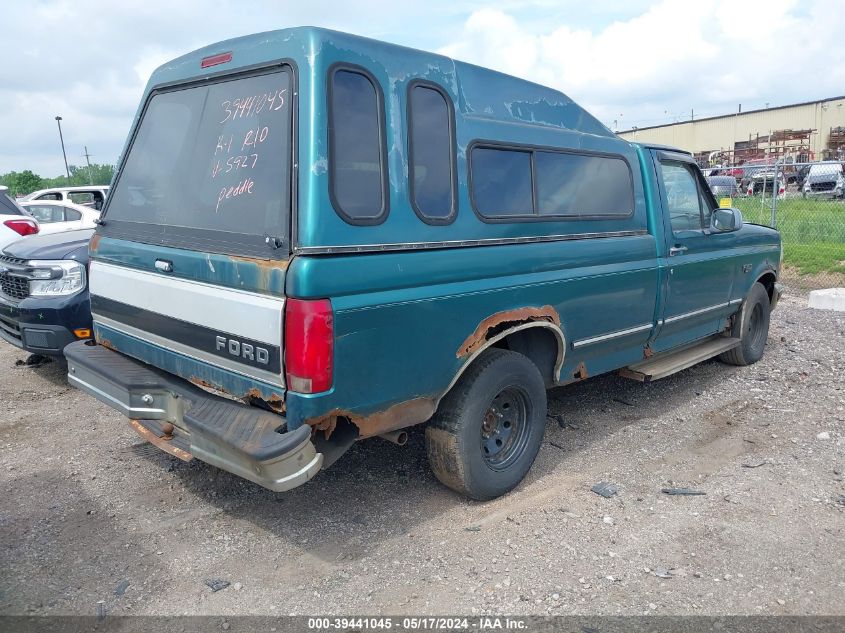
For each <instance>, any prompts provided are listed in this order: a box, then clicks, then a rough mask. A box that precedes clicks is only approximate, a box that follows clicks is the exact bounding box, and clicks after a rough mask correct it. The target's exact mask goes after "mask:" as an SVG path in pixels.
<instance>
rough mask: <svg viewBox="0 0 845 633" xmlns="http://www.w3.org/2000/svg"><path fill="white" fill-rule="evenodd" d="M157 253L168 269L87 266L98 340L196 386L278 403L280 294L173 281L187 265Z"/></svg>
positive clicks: (104, 263)
mask: <svg viewBox="0 0 845 633" xmlns="http://www.w3.org/2000/svg"><path fill="white" fill-rule="evenodd" d="M123 244H124V245H126V243H123ZM127 246H128V245H127ZM138 246H141V245H138ZM157 250H158V252H159V253H160V254H161V256H160V257H158V258H156V261H157V262H164V261H166V262H167V263H168V265H169V266H170V267H171V270H170V272H167V273H165V272H160V271H159V270H155V271H152V270H144V269H139V268H130V267H127V266H123V265H118V264H115V263H113V262H109V261H104V260H101V259H97V260H95V261H93V262H92V263H91V268H90V294H91V312H92V315H93V318H94V328H95V333H96V337H97V340H98V341H99V342H100V343H101V344H103V345H106V346H107V347H111V348H114V349H117V350H118V351H121V352H123V353H125V354H128V355H130V356H133V357H135V358H137V359H139V360H142V361H144V362H146V363H148V364H150V365H152V366H154V367H158V368H160V369H163V370H165V371H168V372H170V373H173V374H175V375H177V376H180V377H181V378H184V379H186V380H190V381H191V382H193V383H194V384H197V385H201V386H204V387H213V388H215V389H219V390H221V391H224V392H226V393H228V394H230V395H233V396H236V397H239V398H245V397H248V396H257V397H260V398H262V399H264V400H267V401H272V402H275V403H280V402H281V401H283V399H284V379H283V372H282V340H283V339H282V316H283V314H284V304H285V300H284V297H281V296H273V295H269V294H266V293H261V292H256V291H247V290H241V289H237V288H232V287H228V286H225V285H218V284H212V283H208V282H206V281H199V280H197V279H191V278H185V277H180V276H177V273H178V269H179V266H180V264H183V263H184V261H179V258H177V257H170V258H168V254H167V252H166V251H167V249H161V248H159V249H157ZM174 260H176V261H174ZM243 266H244V265H243V264H242V265H241V267H243ZM212 267H213V268H215V270H216V272H217V275H215V276H218V277H219V276H221V273H222V272H224V271H223V270H219V269H220V268H223V264H222V263H220V262H218V266H217V267H214V266H213V264H212ZM277 272H278V275H282V274H283V271H282V270H278V269H277ZM278 275H277V276H278ZM277 281H278V280H277Z"/></svg>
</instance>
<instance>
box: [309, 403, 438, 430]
mask: <svg viewBox="0 0 845 633" xmlns="http://www.w3.org/2000/svg"><path fill="white" fill-rule="evenodd" d="M435 409H436V403H435V400H434V399H432V398H414V399H413V400H407V401H405V402H400V403H398V404H394V405H393V406H391V407H389V408H387V409H385V410H384V411H379V412H377V413H371V414H369V415H361V414H359V413H353V412H352V411H347V410H343V409H334V410H333V411H330V412H329V413H327V414H326V415H322V416H318V417H315V418H311V419H309V420H306V421H305V423H306V424H308V425H310V426H311V427H312V428H314V429H315V430H317V431H323V432H324V433H325V436H326V439H329V438H330V437H331V434H332V433H333V432H334V430H335V428H336V427H337V419H338V418H346V419H347V420H349V421H350V422H352V424H354V425H355V426H357V427H358V435H359V437H362V438H364V437H374V436H376V435H381V434H382V433H388V432H390V431H396V430H398V429H404V428H406V427H409V426H414V425H415V424H421V423H423V422H426V421H427V420H429V419H430V418H431V416H432V415H434V411H435Z"/></svg>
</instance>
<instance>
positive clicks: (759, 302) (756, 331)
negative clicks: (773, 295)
mask: <svg viewBox="0 0 845 633" xmlns="http://www.w3.org/2000/svg"><path fill="white" fill-rule="evenodd" d="M770 311H771V304H770V303H769V294H768V293H767V292H766V289H765V288H764V287H763V285H762V284H759V283H756V284H754V286H753V287H752V288H751V290H750V291H749V292H748V296H747V297H746V298H745V301H744V302H743V304H742V309H741V310H740V312H739V314H737V315H736V316H735V317H734V324H733V327H732V328H731V336H734V337H737V338H739V340H740V343H739V345H737V346H736V347H734V348H733V349H731V350H728V351H727V352H725V353H724V354H721V355H720V356H719V360H721V361H722V362H725V363H728V364H730V365H741V366H743V365H751V364H753V363H756V362H757V361H758V360H760V359H761V358H762V357H763V352H764V351H765V349H766V339H767V338H768V337H769V316H770V315H769V313H770Z"/></svg>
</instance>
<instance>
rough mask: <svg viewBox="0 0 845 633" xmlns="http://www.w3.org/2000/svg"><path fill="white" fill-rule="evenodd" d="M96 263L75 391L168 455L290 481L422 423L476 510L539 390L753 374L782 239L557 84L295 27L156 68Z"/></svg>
mask: <svg viewBox="0 0 845 633" xmlns="http://www.w3.org/2000/svg"><path fill="white" fill-rule="evenodd" d="M90 251H91V259H92V262H91V265H90V294H91V310H92V313H93V319H94V332H95V339H96V340H95V341H94V342H91V343H89V344H85V343H75V344H72V345H70V346H69V347H68V348H67V349H66V350H65V354H66V356H67V358H68V377H69V381H70V382H71V384H73V385H75V386H77V387H79V388H81V389H83V390H85V391H87V392H88V393H90V394H92V395H94V396H95V397H97V398H99V399H100V400H102V401H103V402H105V403H107V404H109V405H110V406H112V407H113V408H115V409H117V410H118V411H121V412H122V413H124V414H125V415H126V416H127V417H128V418H129V419H130V424H131V426H132V427H133V428H134V429H135V430H136V431H137V432H138V433H140V434H141V435H142V436H143V437H145V438H146V439H148V440H149V441H151V442H152V443H154V444H156V445H157V446H159V447H160V448H162V449H163V450H166V451H168V452H170V453H171V454H173V455H175V456H177V457H179V458H181V459H186V460H189V459H193V458H198V459H200V460H203V461H205V462H207V463H209V464H212V465H215V466H218V467H220V468H223V469H225V470H228V471H230V472H233V473H235V474H237V475H239V476H241V477H244V478H246V479H249V480H251V481H254V482H256V483H258V484H260V485H262V486H265V487H267V488H270V489H272V490H276V491H284V490H288V489H290V488H293V487H295V486H297V485H300V484H302V483H304V482H305V481H307V480H308V479H310V478H311V477H313V476H314V475H316V474H317V473H318V472H319V471H320V470H321V469H322V468H325V467H327V466H328V465H330V464H331V463H333V462H334V461H335V460H337V459H338V458H339V457H340V456H341V455H342V454H343V452H344V451H345V450H347V449H348V448H349V447H350V446H351V445H352V444H353V443H354V442H355V441H359V440H362V439H367V438H372V437H376V436H380V437H382V438H385V439H388V440H391V441H394V442H397V443H402V442H403V441H404V439H406V437H407V433H406V432H405V430H406V429H408V428H409V427H411V426H414V425H418V424H425V425H426V445H427V451H428V456H429V461H430V463H431V465H432V469H433V470H434V472H435V474H436V475H437V477H438V478H439V479H440V480H441V481H442V482H443V483H445V484H446V485H448V486H450V487H451V488H453V489H455V490H457V491H459V492H461V493H463V494H466V495H468V496H470V497H473V498H476V499H490V498H493V497H496V496H499V495H501V494H504V493H505V492H507V491H508V490H510V489H512V488H513V487H514V486H516V485H517V484H518V483H519V481H521V480H522V478H523V477H524V475H525V474H526V473H527V471H528V469H529V468H530V466H531V464H532V463H533V461H534V457H535V456H536V454H537V451H538V449H539V446H540V442H541V440H542V436H543V429H544V425H545V420H546V396H545V389H546V388H548V387H551V386H555V385H564V384H568V383H572V382H577V381H581V380H584V379H586V378H588V377H590V376H594V375H597V374H601V373H606V372H609V371H617V370H623V371H627V372H628V375H630V376H631V377H634V378H636V379H640V380H648V379H656V377H660V375H661V372H658V371H656V370H655V369H654V366H653V365H647V366H643V363H648V362H655V361H656V360H661V362H663V363H664V367H663V369H662V370H661V371H662V372H663V374H662V375H666V372H667V367H668V368H670V369H671V368H680V367H681V366H682V365H684V363H687V364H686V366H689V364H692V362H695V360H694V359H699V360H700V359H701V357H702V354H704V351H703V350H706V354H709V356H713V355H716V354H722V355H727V356H725V358H726V359H727V360H729V361H731V362H735V363H737V364H747V363H749V362H754V361H755V360H756V359H757V358H759V355H760V354H762V346H763V345H764V344H765V331H766V330H767V328H768V315H769V310H770V309H771V308H772V307H773V305H774V304H775V303H776V301H777V296H778V289H777V287H776V280H777V275H778V271H779V253H780V238H779V236H778V234H777V232H775V231H773V230H771V229H767V228H764V227H753V226H750V225H746V224H744V223H743V222H742V218H741V215H740V214H739V212H738V211H735V210H718V209H717V205H716V204H715V200H714V199H713V196H712V194H711V193H710V192H709V189H708V188H707V185H706V183H705V182H704V180H703V177H702V175H701V173H700V171H699V170H698V168H697V167H695V165H694V164H693V162H692V158H691V157H690V156H689V155H688V154H686V153H684V152H681V151H678V150H675V149H672V148H659V147H651V146H644V145H631V144H629V143H627V142H626V141H624V140H622V139H619V138H618V137H616V136H615V135H614V134H613V133H611V132H610V131H609V130H607V128H605V127H604V126H603V125H602V124H601V123H600V122H599V121H598V120H596V119H595V118H594V117H593V116H592V115H590V114H589V113H588V112H586V111H585V110H584V109H582V108H581V107H580V106H578V105H577V104H576V103H575V102H573V101H572V100H571V99H570V98H569V97H567V96H566V95H563V94H562V93H560V92H558V91H555V90H552V89H550V88H546V87H543V86H539V85H537V84H533V83H530V82H527V81H524V80H521V79H518V78H515V77H510V76H507V75H503V74H501V73H498V72H495V71H491V70H487V69H483V68H479V67H477V66H473V65H470V64H465V63H462V62H459V61H456V60H452V59H450V58H447V57H444V56H441V55H435V54H431V53H425V52H422V51H416V50H411V49H407V48H403V47H400V46H395V45H391V44H387V43H383V42H378V41H374V40H368V39H364V38H359V37H355V36H352V35H347V34H343V33H337V32H333V31H327V30H324V29H316V28H310V27H309V28H296V29H286V30H282V31H274V32H270V33H262V34H258V35H254V36H248V37H244V38H238V39H236V40H229V41H226V42H221V43H219V44H215V45H213V46H210V47H207V48H204V49H200V50H198V51H195V52H193V53H190V54H188V55H185V56H183V57H181V58H179V59H176V60H174V61H172V62H169V63H167V64H165V65H163V66H162V67H160V68H159V69H157V70H156V71H155V72H154V73H153V75H152V77H151V78H150V82H149V85H148V86H147V89H146V91H145V94H144V97H143V100H142V103H141V105H140V106H139V110H138V114H137V116H136V119H135V122H134V124H133V127H132V131H131V133H130V137H129V139H128V141H127V145H126V148H125V149H124V152H123V155H122V158H121V161H120V165H119V168H118V172H117V174H116V177H115V180H114V183H113V186H112V189H111V193H110V195H109V197H108V199H107V201H106V206H105V209H104V212H103V216H102V219H101V222H100V225H99V227H98V228H97V232H96V235H95V236H94V237H93V239H92V241H91V246H90ZM758 282H759V283H758ZM755 284H756V285H755ZM760 293H762V295H761V294H760ZM762 297H765V300H764V299H763V298H762ZM763 304H765V305H763ZM749 306H750V307H749ZM752 314H753V315H756V316H754V317H752V316H750V315H752ZM749 324H753V328H752V329H753V335H749V334H748V333H747V332H748V331H749V327H750V325H749ZM761 332H762V334H761ZM760 336H762V339H760ZM754 337H757V338H754ZM752 339H754V341H752ZM755 341H756V342H755ZM761 341H762V343H761ZM752 343H753V344H752ZM690 350H696V351H695V352H693V351H690ZM709 356H707V355H704V356H703V357H704V358H706V357H709ZM690 359H693V360H692V361H691V360H690ZM676 370H677V369H676Z"/></svg>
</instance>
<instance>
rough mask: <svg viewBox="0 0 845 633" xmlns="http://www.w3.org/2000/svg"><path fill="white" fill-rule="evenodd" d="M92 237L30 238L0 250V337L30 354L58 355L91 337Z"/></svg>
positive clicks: (65, 234) (85, 234)
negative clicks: (89, 260)
mask: <svg viewBox="0 0 845 633" xmlns="http://www.w3.org/2000/svg"><path fill="white" fill-rule="evenodd" d="M92 234H93V231H92V230H91V229H84V230H80V231H66V232H63V233H52V234H46V235H35V236H32V237H28V238H27V239H25V240H19V241H17V242H15V243H13V244H10V245H9V246H7V247H6V248H5V249H4V250H3V251H2V252H0V338H3V339H4V340H6V341H8V342H9V343H11V344H12V345H15V346H17V347H20V348H21V349H24V350H26V351H28V352H31V353H33V354H47V355H51V356H60V355H61V354H62V352H63V350H64V347H65V345H67V344H68V343H71V342H73V341H78V340H82V339H87V338H90V337H91V305H90V302H89V300H88V271H87V267H88V240H90V239H91V235H92Z"/></svg>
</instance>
